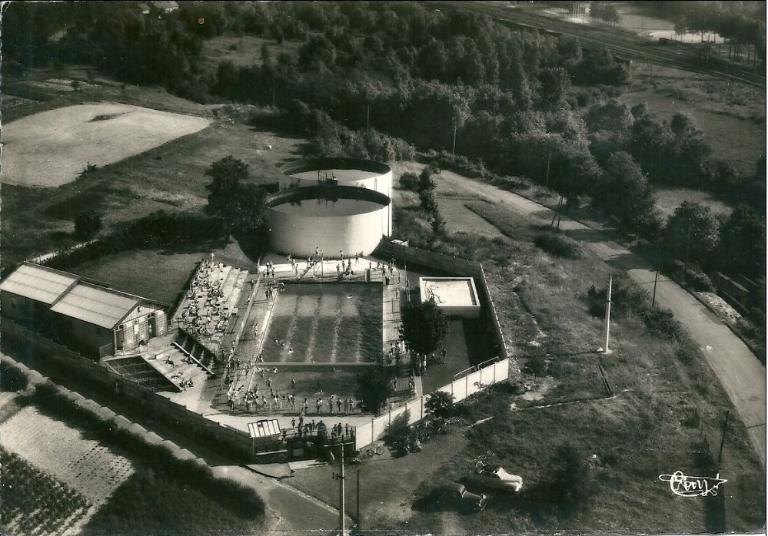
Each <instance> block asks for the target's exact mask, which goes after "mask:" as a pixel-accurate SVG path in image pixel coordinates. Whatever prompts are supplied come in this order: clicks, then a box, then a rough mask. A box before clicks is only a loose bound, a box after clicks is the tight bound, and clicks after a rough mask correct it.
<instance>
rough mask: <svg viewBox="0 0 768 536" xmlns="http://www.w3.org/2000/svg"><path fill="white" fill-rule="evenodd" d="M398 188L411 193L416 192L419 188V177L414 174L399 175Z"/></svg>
mask: <svg viewBox="0 0 768 536" xmlns="http://www.w3.org/2000/svg"><path fill="white" fill-rule="evenodd" d="M400 188H402V189H403V190H411V191H413V192H415V191H417V190H418V188H419V177H418V176H417V175H416V174H415V173H410V172H406V173H403V174H402V175H400Z"/></svg>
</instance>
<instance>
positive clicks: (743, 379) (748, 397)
mask: <svg viewBox="0 0 768 536" xmlns="http://www.w3.org/2000/svg"><path fill="white" fill-rule="evenodd" d="M441 176H442V179H441V182H444V183H446V186H450V187H453V188H456V189H463V190H464V191H466V192H468V193H472V194H475V195H479V196H481V197H483V198H485V199H488V200H494V201H495V202H496V203H497V204H500V205H503V206H506V207H507V208H509V210H510V211H513V212H515V213H517V214H519V215H521V216H524V217H526V218H527V219H529V220H530V221H532V222H534V223H536V224H547V225H548V224H549V222H550V221H551V219H552V210H550V209H549V208H547V207H544V206H542V205H539V204H538V203H535V202H533V201H531V200H529V199H526V198H524V197H522V196H520V195H517V194H514V193H511V192H508V191H505V190H501V189H499V188H496V187H495V186H491V185H489V184H485V183H482V182H479V181H475V180H471V179H467V178H466V177H462V176H461V175H457V174H456V173H452V172H450V171H443V172H442V174H441ZM560 227H561V229H563V230H564V231H566V232H567V233H568V234H569V235H571V236H572V237H573V238H575V239H577V240H580V241H583V242H584V243H585V246H586V247H588V248H589V249H590V250H592V251H593V252H594V253H595V254H596V255H597V256H598V257H599V258H601V259H602V260H603V261H605V262H607V263H608V264H611V265H613V266H615V267H617V268H620V269H623V270H626V272H627V274H628V275H629V276H630V277H631V278H632V279H633V280H634V281H635V282H637V283H638V284H640V285H641V286H642V287H643V288H646V289H647V288H648V287H649V283H652V282H653V279H654V272H653V270H652V269H651V267H650V265H649V264H648V263H647V262H646V261H645V260H644V259H642V258H640V257H638V256H637V255H635V254H633V253H632V252H631V251H629V250H628V249H626V248H625V247H623V246H621V245H619V244H617V243H615V242H612V241H611V240H609V239H607V238H606V236H605V234H604V233H603V232H602V231H598V230H594V229H591V228H589V227H587V226H586V225H584V224H582V223H579V222H577V221H573V220H570V219H568V218H565V217H564V218H563V219H562V222H561V226H560ZM656 300H657V301H658V302H659V304H660V305H661V306H662V307H666V308H668V309H670V310H671V311H672V312H673V313H674V315H675V317H676V318H677V319H678V320H679V321H680V322H681V323H682V324H683V325H684V326H685V328H686V329H687V331H688V333H689V334H690V335H691V337H692V338H693V339H694V341H696V343H697V344H698V345H699V346H700V347H701V349H702V353H703V354H704V357H705V358H706V360H707V363H708V364H709V366H710V367H711V368H712V370H713V371H714V372H715V374H716V375H717V377H718V379H719V380H720V383H721V384H722V386H723V389H724V390H725V392H726V393H727V394H728V398H729V399H730V400H731V403H733V405H734V407H735V408H736V411H737V412H738V414H739V416H740V417H741V420H742V421H743V422H744V425H745V426H746V427H747V429H748V431H749V437H750V439H751V441H752V446H753V447H754V449H755V451H756V452H757V455H758V457H759V458H760V461H761V463H762V464H763V466H765V402H766V399H765V366H764V365H763V364H761V363H760V361H759V360H758V359H757V357H755V355H754V354H753V353H752V352H751V351H750V349H749V348H748V347H747V346H746V345H745V344H744V343H743V342H742V341H741V339H739V338H738V337H737V336H736V335H734V333H733V332H732V331H731V330H730V329H729V328H728V327H727V326H725V325H724V324H723V323H722V321H721V320H720V319H719V318H717V317H716V316H715V315H714V314H712V313H711V312H710V311H709V310H708V309H707V308H706V307H704V305H702V304H701V303H700V302H699V301H698V300H696V298H694V297H693V296H692V295H691V294H690V293H689V292H687V291H686V290H684V289H683V288H682V287H680V286H679V285H677V284H676V283H674V282H672V281H664V282H663V283H660V284H659V286H658V288H657V292H656Z"/></svg>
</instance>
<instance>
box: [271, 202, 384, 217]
mask: <svg viewBox="0 0 768 536" xmlns="http://www.w3.org/2000/svg"><path fill="white" fill-rule="evenodd" d="M382 206H383V205H381V204H379V203H374V202H373V201H365V200H360V199H336V200H330V199H321V198H316V199H304V200H302V201H293V202H285V203H282V204H280V205H275V206H273V207H271V209H272V210H274V211H275V212H282V213H285V214H296V215H299V216H303V217H312V216H315V217H316V216H321V217H322V216H325V217H330V216H354V215H355V214H366V213H368V212H374V211H376V210H379V209H380V208H382Z"/></svg>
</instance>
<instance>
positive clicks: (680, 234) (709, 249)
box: [666, 201, 720, 263]
mask: <svg viewBox="0 0 768 536" xmlns="http://www.w3.org/2000/svg"><path fill="white" fill-rule="evenodd" d="M719 239H720V222H718V221H717V218H716V217H715V215H714V214H713V213H712V211H711V210H710V209H709V207H705V206H704V205H700V204H698V203H691V202H690V201H683V203H682V204H681V205H680V206H679V207H677V208H676V209H675V212H674V214H672V216H671V217H670V218H669V221H668V222H667V228H666V246H667V248H668V249H669V250H670V251H671V252H672V253H674V254H676V255H678V256H683V258H684V259H685V261H686V262H687V261H689V260H697V261H701V262H704V263H708V262H711V260H712V254H713V253H714V252H715V250H716V249H717V245H718V241H719Z"/></svg>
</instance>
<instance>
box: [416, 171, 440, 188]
mask: <svg viewBox="0 0 768 536" xmlns="http://www.w3.org/2000/svg"><path fill="white" fill-rule="evenodd" d="M433 174H435V170H434V168H432V166H425V167H424V169H422V170H421V173H419V186H418V191H419V192H423V191H425V190H434V189H435V186H436V184H435V181H434V180H432V175H433Z"/></svg>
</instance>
